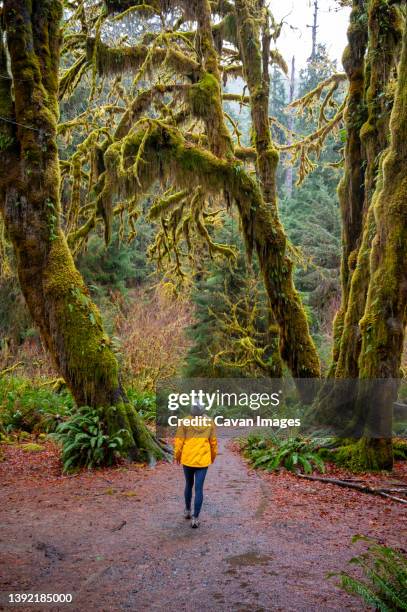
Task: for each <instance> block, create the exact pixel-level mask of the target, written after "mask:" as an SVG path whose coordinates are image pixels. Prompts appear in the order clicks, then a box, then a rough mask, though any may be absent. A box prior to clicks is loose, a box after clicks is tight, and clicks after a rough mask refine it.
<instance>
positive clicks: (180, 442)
mask: <svg viewBox="0 0 407 612" xmlns="http://www.w3.org/2000/svg"><path fill="white" fill-rule="evenodd" d="M184 443H185V428H184V426H183V425H180V426H179V427H178V429H177V432H176V434H175V438H174V458H175V461H176V462H177V463H180V461H181V455H182V449H183V447H184Z"/></svg>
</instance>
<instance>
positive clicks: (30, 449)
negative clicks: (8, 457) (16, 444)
mask: <svg viewBox="0 0 407 612" xmlns="http://www.w3.org/2000/svg"><path fill="white" fill-rule="evenodd" d="M20 448H21V450H23V451H24V452H25V453H39V452H41V451H43V450H44V447H43V446H41V445H40V444H34V443H30V444H21V445H20Z"/></svg>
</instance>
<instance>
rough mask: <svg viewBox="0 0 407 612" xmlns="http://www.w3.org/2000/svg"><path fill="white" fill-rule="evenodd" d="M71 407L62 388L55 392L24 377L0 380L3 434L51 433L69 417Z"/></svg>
mask: <svg viewBox="0 0 407 612" xmlns="http://www.w3.org/2000/svg"><path fill="white" fill-rule="evenodd" d="M73 406H74V401H73V398H72V396H71V394H70V393H69V391H67V390H65V389H63V390H62V391H60V392H59V393H56V392H55V391H53V390H52V389H50V388H49V387H45V386H38V385H35V384H33V383H32V382H31V381H29V380H27V379H24V378H19V377H16V376H4V377H2V378H0V427H3V429H4V430H5V431H6V432H7V433H11V432H12V431H14V430H19V431H28V432H30V433H31V432H35V433H39V432H45V433H48V432H53V431H55V429H56V427H57V425H58V423H60V422H61V420H62V419H63V418H64V417H66V416H68V415H69V414H71V412H72V410H73Z"/></svg>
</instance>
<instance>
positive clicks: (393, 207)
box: [359, 28, 407, 469]
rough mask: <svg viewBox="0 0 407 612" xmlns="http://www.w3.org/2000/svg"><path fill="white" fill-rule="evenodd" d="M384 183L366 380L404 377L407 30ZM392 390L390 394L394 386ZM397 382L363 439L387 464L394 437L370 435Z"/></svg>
mask: <svg viewBox="0 0 407 612" xmlns="http://www.w3.org/2000/svg"><path fill="white" fill-rule="evenodd" d="M382 174H383V177H382V183H381V185H380V188H379V189H378V190H377V191H376V194H375V197H374V201H373V209H374V216H375V220H376V226H377V232H376V235H375V238H374V240H373V244H372V252H371V256H370V284H369V291H368V295H367V301H366V309H365V314H364V316H363V318H362V320H361V322H360V327H361V332H362V347H361V352H360V357H359V372H360V377H361V378H363V379H371V380H374V379H383V378H384V379H387V378H390V379H396V380H397V379H398V378H400V376H401V374H400V365H401V356H402V352H403V342H404V337H405V327H406V323H407V319H406V317H407V267H406V257H405V256H406V252H407V29H406V28H405V30H404V35H403V48H402V55H401V61H400V65H399V72H398V83H397V90H396V95H395V100H394V106H393V110H392V114H391V121H390V146H389V149H388V151H387V152H386V154H385V156H384V159H383V167H382ZM389 390H390V391H392V393H389V392H388V391H389ZM396 394H397V384H394V385H390V386H387V388H386V392H385V393H379V394H378V395H377V396H376V398H375V399H376V401H375V402H374V404H372V406H371V407H370V408H371V411H370V415H369V421H368V427H367V430H366V432H365V434H366V435H365V438H364V439H363V441H362V443H363V446H364V450H365V453H366V464H367V466H368V467H371V468H375V469H377V468H380V469H386V468H391V467H392V464H393V455H392V447H391V439H390V438H376V437H373V436H372V437H370V435H369V434H371V432H370V431H369V424H370V423H376V422H380V421H382V420H383V415H384V417H385V416H386V414H389V412H390V411H391V410H392V400H393V401H394V399H395V396H396Z"/></svg>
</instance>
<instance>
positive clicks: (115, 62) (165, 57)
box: [87, 38, 200, 81]
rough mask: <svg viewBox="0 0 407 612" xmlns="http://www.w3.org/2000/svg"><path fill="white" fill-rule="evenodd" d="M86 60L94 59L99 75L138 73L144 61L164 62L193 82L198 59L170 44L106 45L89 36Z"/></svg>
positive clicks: (196, 72)
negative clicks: (195, 59)
mask: <svg viewBox="0 0 407 612" xmlns="http://www.w3.org/2000/svg"><path fill="white" fill-rule="evenodd" d="M95 46H96V48H95ZM87 59H88V61H94V60H95V61H96V69H97V72H98V74H100V75H101V76H107V75H114V74H123V73H124V72H137V71H138V70H140V68H141V67H142V66H143V64H144V62H145V61H146V60H148V63H149V65H150V66H151V67H159V66H162V65H163V64H165V65H167V66H169V67H170V68H172V69H173V70H174V71H175V72H176V73H177V74H179V75H183V76H185V77H188V78H189V79H190V80H191V81H196V80H197V78H198V75H199V72H200V66H199V64H198V63H197V62H195V61H194V60H193V59H192V58H190V57H189V56H188V55H185V54H184V53H182V52H181V51H178V50H177V49H174V48H172V47H171V46H169V47H154V46H147V45H137V46H134V47H109V46H107V45H105V44H104V43H102V42H101V41H99V40H98V41H95V39H93V38H89V39H88V40H87Z"/></svg>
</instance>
